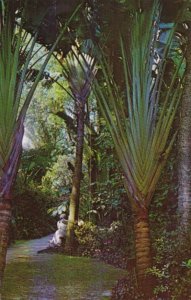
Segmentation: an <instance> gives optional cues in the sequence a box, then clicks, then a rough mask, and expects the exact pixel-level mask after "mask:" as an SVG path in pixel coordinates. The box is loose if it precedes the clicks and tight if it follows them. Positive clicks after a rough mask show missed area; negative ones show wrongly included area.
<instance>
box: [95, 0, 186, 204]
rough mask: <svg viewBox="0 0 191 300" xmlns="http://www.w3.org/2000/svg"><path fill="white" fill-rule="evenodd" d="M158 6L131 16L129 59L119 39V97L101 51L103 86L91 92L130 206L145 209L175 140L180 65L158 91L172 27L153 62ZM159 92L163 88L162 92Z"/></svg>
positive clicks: (100, 85)
mask: <svg viewBox="0 0 191 300" xmlns="http://www.w3.org/2000/svg"><path fill="white" fill-rule="evenodd" d="M160 11H161V8H160V5H159V2H158V1H155V2H154V5H153V9H152V10H151V11H150V12H145V13H137V14H136V16H135V18H134V22H133V26H132V34H131V45H130V51H129V52H128V53H130V57H128V55H127V51H126V47H125V43H124V41H123V38H122V37H121V39H120V45H121V58H122V62H123V71H124V82H125V86H126V88H125V96H124V93H123V94H122V93H121V91H120V89H119V88H118V87H117V85H116V83H115V81H114V79H113V74H112V69H111V67H110V65H109V63H108V61H107V59H106V58H105V55H104V54H103V53H102V58H101V59H100V61H99V63H100V66H101V69H102V75H103V77H102V78H103V81H104V85H103V84H100V83H99V82H96V84H95V87H94V92H95V94H96V97H97V99H98V102H99V105H100V108H101V111H102V113H103V116H104V117H105V119H106V121H107V124H108V127H109V130H110V132H111V135H112V138H113V141H114V145H115V148H116V152H117V155H118V158H119V161H120V163H121V166H122V169H123V173H124V178H125V182H126V187H127V190H128V194H129V196H130V198H131V202H133V203H136V205H144V206H148V205H149V203H150V200H151V198H152V195H153V193H154V191H155V188H156V184H157V182H158V180H159V177H160V174H161V171H162V169H163V167H164V165H165V162H166V160H167V157H168V155H169V152H170V150H171V148H172V145H173V142H174V140H175V136H176V134H175V135H173V136H171V128H172V124H173V120H174V118H175V114H176V111H177V107H178V104H179V100H180V96H181V90H182V89H181V80H178V79H177V77H178V71H179V68H180V66H181V64H182V61H180V63H179V66H177V68H176V71H175V72H174V75H173V76H172V78H171V82H170V84H169V86H168V87H167V88H163V84H164V74H165V67H166V61H167V57H168V52H169V49H170V45H171V41H172V37H173V34H174V30H175V28H172V29H171V34H170V35H169V39H168V42H167V44H166V46H165V49H164V51H163V57H162V58H160V60H159V61H158V62H157V67H158V73H157V74H156V78H153V76H152V73H153V72H152V70H153V67H154V65H155V64H156V62H155V60H156V59H155V56H156V52H155V47H156V42H157V36H158V30H159V27H158V25H159V21H160ZM162 89H163V90H162Z"/></svg>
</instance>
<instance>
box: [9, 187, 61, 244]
mask: <svg viewBox="0 0 191 300" xmlns="http://www.w3.org/2000/svg"><path fill="white" fill-rule="evenodd" d="M54 204H55V200H54V199H53V198H52V197H50V195H48V194H45V193H43V192H42V191H41V190H40V189H37V187H36V186H32V185H31V186H30V187H29V186H28V187H24V188H23V189H22V190H17V191H16V193H15V199H14V208H13V223H12V230H13V236H12V238H13V239H34V238H39V237H42V236H45V235H47V234H50V233H52V232H53V231H55V229H56V222H55V219H54V218H52V217H51V216H50V215H48V213H47V211H48V209H49V208H50V207H51V206H53V205H54Z"/></svg>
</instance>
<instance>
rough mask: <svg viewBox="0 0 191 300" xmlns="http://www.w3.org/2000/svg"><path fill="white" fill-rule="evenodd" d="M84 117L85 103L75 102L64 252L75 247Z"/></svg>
mask: <svg viewBox="0 0 191 300" xmlns="http://www.w3.org/2000/svg"><path fill="white" fill-rule="evenodd" d="M84 116H85V101H78V102H77V143H76V160H75V169H74V175H73V181H72V192H71V196H70V207H69V219H68V228H67V236H66V244H65V249H66V251H71V250H73V248H74V246H75V237H74V225H75V223H77V221H78V215H79V203H80V201H79V200H80V185H81V178H82V161H83V146H84Z"/></svg>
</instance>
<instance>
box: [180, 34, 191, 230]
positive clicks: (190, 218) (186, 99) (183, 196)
mask: <svg viewBox="0 0 191 300" xmlns="http://www.w3.org/2000/svg"><path fill="white" fill-rule="evenodd" d="M189 30H190V29H189ZM190 48H191V33H189V37H188V45H187V51H186V72H185V83H184V91H183V95H182V101H181V117H180V129H179V144H178V148H179V172H178V181H179V187H178V212H179V215H180V223H181V227H182V229H184V230H183V231H185V232H187V231H188V228H189V226H190V225H191V51H190Z"/></svg>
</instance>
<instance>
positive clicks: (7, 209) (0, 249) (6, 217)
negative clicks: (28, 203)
mask: <svg viewBox="0 0 191 300" xmlns="http://www.w3.org/2000/svg"><path fill="white" fill-rule="evenodd" d="M11 210H12V206H11V201H10V200H8V199H3V198H0V287H1V286H2V280H3V274H4V270H5V265H6V254H7V247H8V244H9V236H10V234H9V232H10V222H11Z"/></svg>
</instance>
